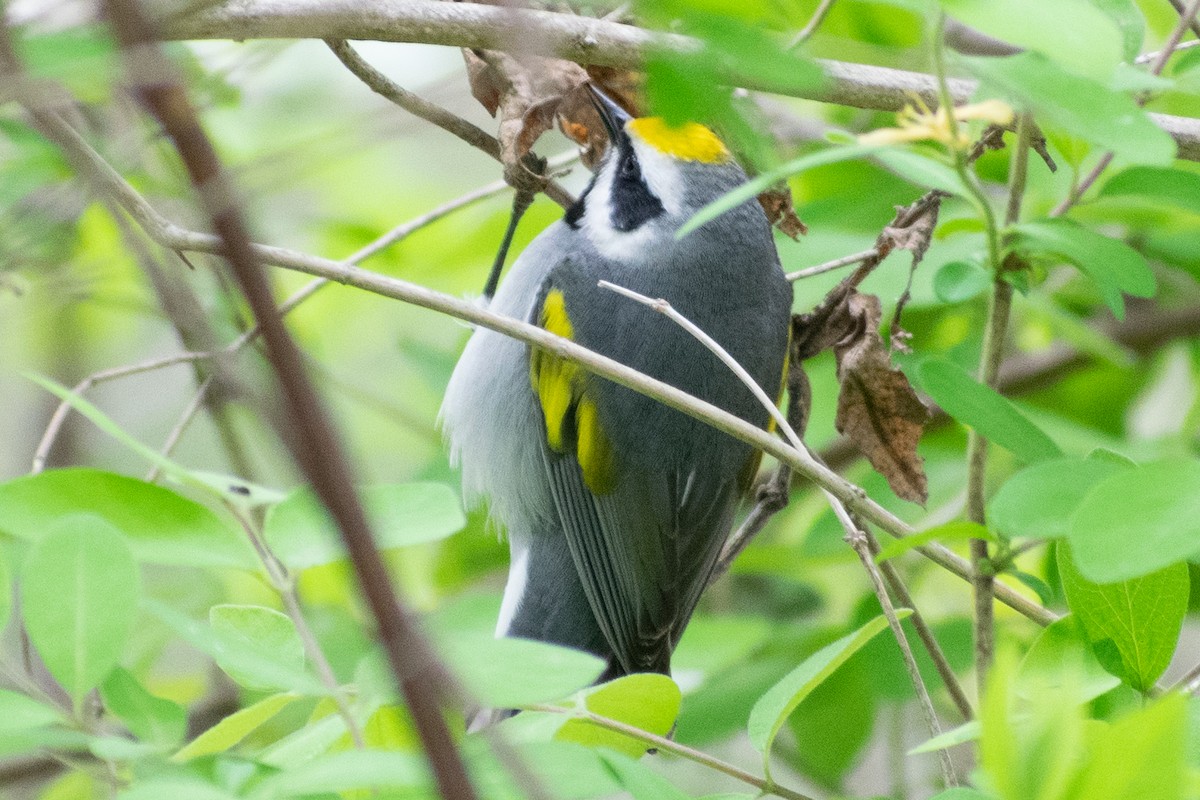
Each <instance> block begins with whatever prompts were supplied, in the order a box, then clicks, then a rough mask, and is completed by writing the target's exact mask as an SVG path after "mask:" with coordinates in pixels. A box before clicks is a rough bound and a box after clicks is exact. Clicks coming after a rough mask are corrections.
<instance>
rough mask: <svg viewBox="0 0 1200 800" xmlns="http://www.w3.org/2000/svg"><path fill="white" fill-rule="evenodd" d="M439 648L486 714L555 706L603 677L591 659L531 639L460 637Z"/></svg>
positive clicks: (600, 662)
mask: <svg viewBox="0 0 1200 800" xmlns="http://www.w3.org/2000/svg"><path fill="white" fill-rule="evenodd" d="M439 645H440V650H441V652H442V656H443V657H444V658H445V659H446V662H447V663H448V664H449V665H450V666H451V667H452V668H453V670H454V674H455V675H457V676H458V677H459V678H460V679H461V680H462V681H463V683H464V684H465V685H466V687H467V689H469V690H470V693H471V695H472V696H473V697H475V698H476V699H478V700H479V701H480V702H482V703H483V704H485V705H487V706H491V707H492V708H516V707H519V706H524V705H531V704H534V703H544V702H548V701H551V700H559V699H561V698H563V697H566V696H567V695H569V694H571V693H572V692H574V691H577V690H579V689H581V688H583V687H585V686H589V685H591V683H592V682H593V681H594V680H596V678H598V677H599V676H600V673H601V672H603V671H604V660H603V659H601V658H598V657H596V656H594V655H592V654H591V653H585V652H583V651H582V650H575V649H573V648H569V647H561V646H559V645H555V644H550V643H547V642H539V641H534V640H532V639H515V638H509V637H502V638H499V639H497V638H496V637H494V636H491V635H488V634H484V633H478V634H461V633H460V634H455V635H452V636H444V637H439Z"/></svg>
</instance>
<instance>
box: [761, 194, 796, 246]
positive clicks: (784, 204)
mask: <svg viewBox="0 0 1200 800" xmlns="http://www.w3.org/2000/svg"><path fill="white" fill-rule="evenodd" d="M758 204H759V205H761V206H762V208H763V211H764V212H765V213H766V215H767V221H768V222H770V223H771V224H772V225H774V226H775V227H776V228H779V230H781V231H783V233H784V234H785V235H787V236H789V237H791V238H792V239H799V238H800V237H801V236H803V235H804V234H806V233H808V226H807V225H805V224H804V221H803V220H801V219H800V217H799V216H798V215H797V214H796V208H795V206H793V205H792V190H791V189H790V188H789V187H788V186H787V184H782V185H777V186H772V187H771V188H770V189H767V190H766V191H765V192H763V193H762V194H760V195H759V196H758Z"/></svg>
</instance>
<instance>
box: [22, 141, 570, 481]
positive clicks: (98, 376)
mask: <svg viewBox="0 0 1200 800" xmlns="http://www.w3.org/2000/svg"><path fill="white" fill-rule="evenodd" d="M52 126H53V127H50V128H48V129H47V130H46V131H44V132H45V133H47V134H48V135H50V138H51V139H52V140H54V141H57V142H58V143H59V146H60V147H63V148H64V149H66V150H68V152H73V153H75V154H76V160H84V161H86V162H89V163H91V164H92V165H93V167H94V166H95V164H96V160H97V159H99V158H100V156H99V154H97V153H95V151H94V150H92V149H91V147H90V146H89V145H87V143H86V142H84V141H83V140H82V139H80V138H78V135H77V134H74V129H73V128H70V127H69V126H68V125H67V123H66V122H64V121H61V120H54V121H53V122H52ZM70 134H74V135H70ZM578 158H579V155H578V153H577V152H567V153H564V154H560V155H558V156H556V157H554V158H553V159H550V162H549V164H550V167H551V168H554V169H559V168H561V167H563V166H565V165H567V164H569V163H571V162H573V161H575V160H577V159H578ZM103 172H104V171H103V170H98V169H92V170H90V174H92V177H93V178H95V177H96V175H98V174H102V173H103ZM118 180H120V179H119V178H118ZM97 182H98V183H99V184H100V185H101V187H102V188H104V189H105V190H106V191H108V192H109V193H112V191H113V182H112V181H111V180H103V179H102V180H98V181H97ZM509 189H510V187H509V185H508V184H507V183H505V182H504V181H502V180H498V181H493V182H491V183H489V184H486V185H484V186H481V187H479V188H478V189H474V190H472V191H470V192H468V193H466V194H464V195H462V196H460V197H456V198H454V199H453V200H449V201H447V202H445V203H442V204H441V205H439V206H437V207H435V208H433V209H430V210H429V211H427V212H425V213H424V214H421V215H420V216H418V217H415V218H413V219H411V220H406V221H405V222H402V223H400V224H399V225H397V226H396V227H394V228H392V229H391V230H390V231H388V232H387V233H385V234H383V235H382V236H380V237H378V238H377V239H375V240H374V241H372V242H370V243H369V244H367V245H364V246H363V247H362V248H360V249H359V250H357V251H355V252H354V253H352V254H351V255H349V256H347V257H346V258H345V259H343V260H342V262H341V263H343V264H346V265H354V264H360V263H362V262H363V261H365V260H367V259H368V258H371V257H372V256H374V255H376V254H377V253H379V252H381V251H383V250H384V249H386V248H387V247H390V246H391V245H393V244H395V243H396V242H399V241H401V240H403V239H405V238H407V237H408V236H410V235H412V234H414V233H416V232H417V231H419V230H421V229H422V228H424V227H426V226H428V225H431V224H432V223H434V222H437V221H438V220H440V219H442V218H444V217H446V216H448V215H449V214H451V213H453V212H454V211H458V210H459V209H462V208H465V207H467V206H469V205H471V204H473V203H477V202H479V201H481V200H485V199H487V198H489V197H493V196H495V195H497V194H500V193H502V192H504V191H507V190H509ZM118 194H119V193H118ZM118 199H119V198H118ZM138 199H139V201H140V200H141V198H140V197H139V198H138ZM141 202H144V201H141ZM123 207H124V208H125V209H126V211H127V212H129V213H130V216H133V217H134V218H135V219H138V220H139V222H141V223H142V225H143V230H145V231H146V232H147V233H148V234H149V235H150V237H151V238H152V239H154V240H155V241H157V242H159V243H160V244H164V246H169V245H168V244H167V242H165V241H164V239H166V238H167V237H168V236H169V235H170V234H169V233H167V231H169V230H171V229H175V226H173V225H171V224H170V223H166V222H165V221H163V226H162V227H159V228H156V227H153V226H151V227H146V224H145V219H146V218H153V217H148V215H147V214H145V213H144V211H143V213H141V214H137V213H132V211H131V208H137V206H136V205H133V206H130V205H129V204H123ZM175 230H178V229H175ZM168 241H169V239H168ZM170 249H176V248H170ZM209 252H214V253H215V252H217V251H216V250H212V251H209ZM329 282H330V281H329V279H328V278H317V279H316V280H314V281H310V282H309V283H307V284H305V285H304V286H303V287H301V288H300V289H299V290H297V291H296V293H295V294H294V295H292V296H291V297H289V298H288V299H287V300H286V301H284V302H283V303H282V304H281V305H280V306H279V313H280V314H283V315H286V314H288V313H290V312H291V311H292V310H293V309H295V308H296V307H297V306H298V305H300V304H301V303H303V302H304V301H306V300H307V299H308V298H310V297H312V295H314V294H315V293H316V292H317V291H318V290H320V289H321V288H322V287H324V286H326V285H328V284H329ZM258 333H259V329H258V326H252V327H251V328H250V329H249V330H247V331H246V332H244V333H242V334H241V335H240V336H238V338H236V339H234V340H233V341H232V342H230V343H229V344H228V345H226V346H224V347H222V348H220V349H217V350H212V351H208V352H201V353H179V354H176V355H172V356H166V357H163V358H156V359H151V360H149V361H143V362H139V363H137V364H130V365H126V366H121V367H114V368H111V369H106V370H101V371H99V372H95V373H92V374H91V375H89V376H87V377H86V378H84V379H83V380H81V381H80V382H79V383H77V384H76V385H75V387H74V388H73V389H72V391H73V392H74V393H75V394H78V395H82V394H84V393H86V392H88V391H89V390H91V389H92V388H93V387H95V386H97V385H98V384H101V383H107V382H108V381H112V380H117V379H118V378H126V377H130V376H132V375H140V374H143V373H146V372H152V371H155V370H160V369H165V368H167V367H172V366H176V365H178V364H190V363H194V362H197V361H205V360H209V359H213V358H218V357H222V356H231V355H233V354H236V353H238V352H240V351H241V350H242V349H243V348H245V347H246V346H247V345H249V344H251V343H252V342H254V341H255V340H256V339H257V338H258ZM209 388H211V386H210V384H209V383H208V382H206V383H205V384H204V385H202V386H201V387H200V388H199V389H197V391H196V394H195V395H194V396H193V399H192V402H191V403H189V405H188V407H187V408H186V409H185V410H184V412H183V414H182V415H181V416H180V419H179V420H178V421H177V422H176V424H175V427H174V429H173V430H172V434H171V436H169V437H168V443H169V444H168V445H167V447H168V448H169V447H173V446H174V441H175V440H176V439H177V438H178V437H177V435H176V432H179V433H182V429H183V428H185V427H186V426H187V425H188V424H189V422H190V420H191V418H192V416H194V415H195V414H196V413H197V412H198V411H199V408H200V405H202V402H203V399H204V395H205V394H206V393H207V391H208V389H209ZM70 412H71V405H70V403H67V402H66V401H63V402H60V403H59V404H58V407H57V408H56V409H55V410H54V414H53V415H51V417H50V421H49V422H48V423H47V425H46V430H45V431H44V432H43V434H42V438H41V439H40V441H39V442H38V446H37V448H36V450H35V451H34V456H33V466H32V468H31V472H33V473H35V474H36V473H38V472H41V471H42V470H43V469H45V467H46V461H47V459H48V458H49V455H50V451H51V449H52V448H53V447H54V442H55V440H56V439H57V438H58V436H59V434H60V433H61V430H62V426H63V424H64V423H65V421H66V418H67V415H68V414H69V413H70ZM157 474H158V468H157V467H155V468H153V469H152V470H151V472H150V477H148V478H147V480H151V481H153V480H155V479H156V476H157Z"/></svg>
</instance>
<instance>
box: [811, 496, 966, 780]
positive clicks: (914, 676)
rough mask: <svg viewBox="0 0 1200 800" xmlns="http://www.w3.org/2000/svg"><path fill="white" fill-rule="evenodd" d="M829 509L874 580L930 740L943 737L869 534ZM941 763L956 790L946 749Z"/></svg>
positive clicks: (837, 505)
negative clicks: (877, 563) (872, 548)
mask: <svg viewBox="0 0 1200 800" xmlns="http://www.w3.org/2000/svg"><path fill="white" fill-rule="evenodd" d="M830 505H831V506H832V507H833V512H834V515H835V516H836V517H837V519H838V522H840V523H841V525H842V530H844V531H845V532H846V536H845V539H846V542H847V544H849V545H850V547H851V548H853V549H854V552H855V554H857V555H858V560H859V561H860V562H862V565H863V569H865V570H866V571H867V576H868V577H869V578H870V579H871V588H872V589H874V591H875V597H876V598H877V599H878V600H879V606H880V608H882V609H883V616H884V618H885V619H887V623H888V627H889V628H891V630H892V635H893V636H894V637H895V639H896V644H897V645H899V647H900V654H901V656H903V658H904V669H905V671H907V672H908V679H909V681H910V682H911V683H912V685H913V691H914V692H916V695H917V704H918V705H919V706H920V707H921V714H922V716H924V717H925V725H926V727H928V728H929V735H930V737H936V736H940V735H941V733H942V726H941V724H940V723H939V722H938V718H937V712H936V711H935V710H934V708H933V700H932V699H931V698H930V697H929V689H928V688H927V687H926V686H925V679H924V678H922V677H921V670H920V668H919V667H918V666H917V659H916V656H914V655H913V651H912V646H911V645H910V644H909V643H908V636H907V635H905V633H904V627H903V626H902V625H901V624H900V620H899V619H898V618H897V617H896V608H895V606H894V605H892V598H891V596H890V595H889V594H888V591H887V587H886V586H884V583H883V576H882V575H881V574H880V572H879V567H878V566H877V565H876V564H875V559H874V557H873V556H872V554H871V545H870V543H869V540H868V538H867V533H866V532H865V531H864V530H863V529H862V528H861V527H860V526H859V524H858V523H857V522H855V520H854V519H853V517H851V515H850V512H849V511H847V510H846V506H845V505H843V504H842V501H840V500H838V499H837V498H836V497H831V498H830ZM937 752H938V763H939V764H940V765H941V768H942V779H943V780H944V781H945V782H946V785H947V786H957V785H958V776H957V774H955V771H954V762H953V761H951V760H950V752H949V751H948V750H947V749H946V748H944V747H943V748H941V749H939V750H938V751H937Z"/></svg>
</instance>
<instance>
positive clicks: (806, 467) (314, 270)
mask: <svg viewBox="0 0 1200 800" xmlns="http://www.w3.org/2000/svg"><path fill="white" fill-rule="evenodd" d="M51 133H53V134H54V136H53V137H52V140H53V141H55V142H56V143H57V144H59V146H60V147H63V148H64V149H66V150H69V151H70V152H71V154H72V156H73V157H75V158H76V160H77V161H78V163H79V168H80V169H81V170H82V171H84V172H85V173H86V174H87V175H88V176H89V177H90V178H91V179H93V180H95V181H97V183H98V185H100V186H102V187H103V188H104V190H105V191H106V192H107V193H109V194H111V195H112V196H113V197H114V198H115V199H116V200H117V201H118V202H119V203H120V204H121V206H122V207H123V208H125V210H126V211H127V212H128V213H129V214H130V216H132V217H133V218H134V219H135V220H136V221H137V222H138V223H139V224H140V225H142V227H143V229H144V230H145V231H146V233H147V234H148V235H149V236H150V237H151V238H152V239H154V240H155V241H156V242H158V243H159V244H160V245H162V246H164V247H167V248H168V249H171V250H181V251H187V252H203V253H213V254H217V255H220V254H223V253H224V252H225V245H224V244H223V242H222V241H221V239H220V238H219V237H217V236H214V235H212V234H207V233H200V232H198V231H191V230H187V229H185V228H182V227H180V226H179V225H177V224H175V223H174V222H172V221H170V220H168V219H166V218H165V217H164V216H163V215H162V214H160V213H159V212H158V211H157V209H155V208H154V207H153V206H151V205H150V203H148V202H147V201H146V200H145V198H143V197H142V196H141V194H139V193H138V192H137V191H136V190H135V189H134V188H133V187H132V186H130V185H129V183H128V182H127V181H125V179H124V178H122V177H121V176H120V175H119V174H118V173H117V172H116V170H114V169H113V168H112V167H111V166H110V165H109V164H108V162H106V161H105V160H104V159H103V158H102V157H101V156H100V155H99V154H98V153H96V151H95V150H94V149H93V148H91V146H90V145H88V144H87V142H85V141H83V139H82V138H81V137H79V135H78V134H77V133H75V131H74V130H73V129H71V128H70V127H69V126H67V125H66V123H65V122H63V121H62V120H57V121H56V123H55V127H54V128H53V129H52V130H51ZM251 250H252V252H253V254H254V256H255V257H256V258H257V259H258V260H259V261H260V262H261V263H264V264H271V265H273V266H277V267H282V268H284V269H291V270H296V271H299V272H303V273H305V274H308V275H313V276H316V277H321V278H325V279H327V280H329V281H332V282H336V283H341V284H344V285H347V286H353V287H355V288H358V289H362V290H364V291H369V292H372V293H374V294H378V295H380V296H383V297H389V298H391V299H393V300H399V301H401V302H405V303H409V304H412V305H416V306H420V307H422V308H428V309H430V310H433V311H436V312H438V313H441V314H445V315H448V316H451V317H455V318H457V319H461V320H465V321H467V322H470V323H473V324H476V325H482V326H484V327H487V328H491V329H492V330H495V331H497V332H499V333H502V334H504V335H506V336H511V337H513V338H515V339H518V340H520V341H523V342H526V343H527V344H531V345H534V346H536V347H541V348H543V349H546V350H548V351H551V352H553V353H554V354H555V355H556V356H559V357H561V358H564V359H566V360H568V361H571V362H573V363H577V364H579V365H581V366H583V367H585V368H586V369H588V370H589V371H591V372H593V373H595V374H596V375H600V376H602V377H605V378H607V379H609V380H612V381H613V382H615V383H618V384H620V385H622V386H625V387H627V388H629V389H632V390H634V391H637V392H639V393H641V394H644V395H646V396H647V397H652V398H654V399H656V400H658V401H659V402H662V403H665V404H666V405H668V406H671V407H672V408H675V409H677V410H679V411H680V412H682V413H685V414H688V415H690V416H692V417H695V418H696V419H700V420H703V421H704V422H706V423H708V424H709V425H712V426H714V427H715V428H717V429H718V430H722V431H724V432H726V433H728V434H729V435H731V436H733V437H734V438H736V439H740V440H741V441H744V442H746V443H747V444H750V445H753V446H755V447H757V448H759V449H760V450H762V451H763V452H764V453H767V454H768V455H771V456H772V457H774V458H776V459H778V460H780V461H783V462H784V463H786V464H787V465H788V466H790V467H792V468H793V469H795V470H796V471H797V472H798V473H799V474H801V475H803V476H804V477H806V478H809V479H810V480H812V481H813V482H815V483H817V484H818V485H821V486H825V487H827V488H829V489H830V490H831V491H833V492H834V494H836V495H837V496H838V497H840V498H842V500H843V501H844V502H845V503H846V504H847V506H849V507H850V508H852V509H854V510H855V511H857V512H859V513H861V514H862V515H863V516H864V517H866V518H867V519H868V520H870V521H871V522H872V523H873V524H876V525H878V526H879V527H880V528H882V529H883V530H884V531H886V532H887V533H888V534H889V535H891V536H896V537H904V536H907V535H910V534H911V533H913V529H912V527H911V526H909V525H908V524H907V523H905V522H903V521H902V520H900V519H899V518H898V517H896V516H895V515H894V514H892V513H891V512H889V511H887V510H886V509H884V508H883V507H882V506H880V505H879V504H877V503H875V502H874V501H873V500H871V499H870V498H869V497H868V496H867V494H866V492H864V491H863V490H862V489H861V488H859V487H857V486H854V485H853V484H851V483H850V482H848V481H847V480H845V479H844V478H843V477H842V476H840V475H838V474H836V473H834V472H832V471H831V470H829V469H828V468H826V467H823V466H821V465H816V464H812V463H808V460H807V459H804V458H803V457H802V456H800V455H798V454H797V453H796V452H795V450H794V448H791V447H788V446H787V445H785V444H784V443H783V442H780V441H779V440H778V439H777V438H776V437H773V436H771V435H770V434H768V433H767V432H766V431H763V430H761V429H759V428H757V427H755V426H754V425H751V424H750V423H748V422H745V421H743V420H741V419H738V418H737V417H735V416H734V415H732V414H730V413H728V412H726V411H724V410H723V409H720V408H718V407H716V406H714V405H712V404H710V403H706V402H704V401H703V400H700V399H699V398H696V397H693V396H691V395H689V394H687V393H686V392H683V391H680V390H679V389H676V388H675V387H673V386H671V385H670V384H667V383H663V382H662V381H658V380H655V379H654V378H651V377H649V376H647V375H644V374H642V373H640V372H638V371H637V370H634V369H631V368H629V367H627V366H625V365H624V364H621V363H619V362H617V361H614V360H612V359H609V358H606V357H604V356H602V355H600V354H598V353H595V352H594V351H591V350H588V349H587V348H585V347H582V346H580V345H578V344H576V343H574V342H572V341H570V340H568V339H564V338H562V337H559V336H555V335H554V334H552V333H550V332H548V331H546V330H545V329H543V328H540V327H538V326H536V325H532V324H530V323H527V322H524V321H522V320H517V319H513V318H511V317H507V316H505V315H502V314H496V313H494V312H491V311H488V310H486V309H483V308H480V307H479V306H478V305H477V304H475V303H472V302H469V301H466V300H462V299H459V298H457V297H451V296H450V295H447V294H444V293H442V292H436V291H433V290H431V289H428V288H426V287H423V286H420V285H417V284H414V283H411V282H409V281H404V280H400V279H398V278H393V277H390V276H387V275H381V274H378V273H375V272H371V271H369V270H365V269H362V268H360V267H355V266H347V265H346V264H345V263H344V262H340V261H334V260H332V259H327V258H321V257H320V256H315V255H311V254H309V253H302V252H298V251H295V250H289V249H287V248H283V247H274V246H270V245H261V244H252V245H251ZM916 549H917V552H919V553H921V554H922V555H924V556H926V557H927V558H929V559H931V560H932V561H934V562H935V563H937V564H939V565H940V566H942V567H943V568H945V569H947V570H949V571H950V572H951V573H953V574H955V575H957V576H959V577H960V578H963V579H964V580H969V576H970V565H969V564H968V563H967V562H966V561H965V560H964V559H962V558H961V557H960V556H958V555H956V554H954V553H952V552H950V551H949V550H948V549H946V548H945V547H942V546H941V545H929V546H923V547H919V548H916ZM997 597H998V599H1000V600H1001V601H1002V602H1004V603H1006V604H1008V605H1010V606H1012V607H1013V608H1014V609H1015V610H1017V611H1018V612H1019V613H1021V614H1023V615H1025V616H1027V617H1029V618H1030V619H1032V620H1034V621H1035V622H1037V623H1038V624H1040V625H1049V624H1050V623H1051V622H1054V621H1055V620H1056V619H1058V616H1057V615H1056V614H1054V613H1053V612H1051V611H1049V610H1047V609H1046V608H1044V607H1042V606H1040V605H1038V604H1037V603H1036V602H1034V601H1032V600H1030V599H1029V598H1028V597H1025V596H1024V595H1022V594H1020V593H1018V592H1016V591H1014V590H1012V589H1011V588H1010V587H1007V586H1004V587H1003V588H1002V589H1000V588H998V594H997Z"/></svg>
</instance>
